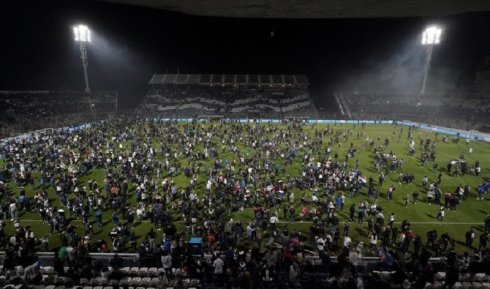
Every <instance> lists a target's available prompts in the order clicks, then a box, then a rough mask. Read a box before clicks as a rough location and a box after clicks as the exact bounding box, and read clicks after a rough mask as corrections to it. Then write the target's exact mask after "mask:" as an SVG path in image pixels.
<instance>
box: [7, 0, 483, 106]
mask: <svg viewBox="0 0 490 289" xmlns="http://www.w3.org/2000/svg"><path fill="white" fill-rule="evenodd" d="M17 2H22V3H23V4H21V3H17ZM9 3H10V5H9V6H8V7H2V12H0V15H1V16H2V17H0V24H1V25H0V27H1V28H0V31H1V33H2V38H3V39H2V40H3V41H2V45H1V48H0V63H1V64H2V65H1V66H0V90H19V89H22V90H57V89H72V90H81V89H83V75H82V69H81V63H80V55H79V50H78V46H77V45H76V44H75V43H74V41H73V35H72V30H71V26H72V25H74V24H77V23H84V24H87V25H88V26H89V27H90V28H91V29H92V31H93V32H94V39H93V40H94V41H93V43H92V44H91V45H90V46H89V48H88V60H89V78H90V82H91V87H92V90H105V89H112V90H114V89H115V90H118V91H119V93H120V95H121V96H122V102H123V105H131V104H134V103H136V102H137V101H138V100H139V99H141V97H142V96H143V95H144V94H145V92H146V89H147V85H146V83H147V82H148V80H149V79H150V77H151V75H152V74H153V73H165V72H169V73H177V72H178V71H179V72H180V73H274V74H276V73H277V74H287V73H297V74H307V75H308V78H309V79H310V81H311V83H312V90H311V91H312V94H313V96H314V98H315V100H316V101H317V104H320V105H322V104H323V103H324V102H325V103H327V102H328V99H329V97H328V95H329V92H330V91H332V90H335V89H339V88H345V87H346V85H348V84H352V82H353V81H354V82H355V81H356V79H357V80H359V79H360V78H363V77H364V78H365V77H366V76H369V77H371V76H373V77H375V76H376V75H377V73H378V72H379V73H388V74H393V69H394V70H397V69H399V68H400V69H405V68H406V67H410V69H411V71H409V73H408V74H407V73H405V74H404V75H405V77H407V75H408V77H409V78H410V77H411V76H410V75H412V74H413V75H414V76H413V77H414V78H417V77H418V76H417V75H416V74H417V73H418V72H417V71H419V70H421V69H422V67H421V63H423V55H424V54H423V49H422V47H421V46H420V45H419V37H420V33H421V31H422V30H423V29H424V28H425V26H426V25H427V24H431V23H437V24H440V25H442V26H443V28H444V35H443V38H442V43H441V45H440V46H439V47H437V48H436V50H435V52H434V58H433V65H432V71H431V72H432V73H434V75H444V76H445V77H446V78H444V81H446V80H450V81H449V82H450V83H451V84H452V85H456V86H458V87H471V84H472V82H473V81H474V78H475V72H476V71H477V70H478V69H479V68H480V67H481V65H482V62H483V59H484V57H485V56H486V55H490V29H489V28H490V14H489V13H476V14H468V15H459V16H451V17H445V18H437V19H422V18H410V19H325V20H312V19H305V20H287V19H273V20H272V19H268V20H267V19H232V18H213V17H198V16H190V15H185V14H180V13H176V12H167V11H161V10H153V9H147V8H139V7H132V6H123V5H116V4H112V3H100V2H93V1H69V0H67V1H9ZM271 31H274V37H271ZM387 67H390V68H389V69H388V68H387ZM412 70H413V71H414V72H413V73H412ZM395 74H396V73H395ZM441 79H442V78H441ZM414 81H415V80H414ZM367 82H370V81H367ZM408 82H409V81H405V82H403V84H398V82H397V83H396V84H393V85H395V86H396V85H400V87H399V89H401V90H402V89H404V88H403V87H401V86H402V85H405V84H406V83H408ZM435 82H436V81H435ZM441 83H442V82H441ZM393 85H392V86H391V87H390V89H393Z"/></svg>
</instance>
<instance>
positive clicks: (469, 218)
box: [0, 124, 490, 252]
mask: <svg viewBox="0 0 490 289" xmlns="http://www.w3.org/2000/svg"><path fill="white" fill-rule="evenodd" d="M200 125H202V126H207V125H210V124H200ZM243 125H248V124H243ZM264 125H267V124H264ZM177 126H178V127H179V129H182V128H183V125H182V124H179V125H177ZM278 126H279V127H280V128H285V126H284V125H278ZM324 128H326V125H315V126H312V125H306V126H305V127H304V132H305V133H306V134H307V135H309V136H310V139H311V137H313V134H314V131H315V130H316V129H318V130H321V129H324ZM330 128H331V129H334V130H335V131H336V130H341V131H343V132H348V131H349V130H352V132H353V133H352V135H351V136H350V137H349V138H348V139H346V140H345V141H344V142H343V143H341V144H339V145H335V146H333V147H332V148H333V152H332V154H331V155H333V154H335V153H338V155H339V159H340V160H344V159H345V155H346V153H347V150H348V148H349V145H350V143H351V142H352V143H353V144H354V146H355V147H356V148H357V150H358V152H357V155H356V156H355V157H354V158H351V159H349V161H348V164H349V166H354V165H355V161H356V159H358V160H359V168H360V170H361V171H362V173H363V174H364V175H365V176H367V177H370V176H372V177H373V178H374V180H375V181H377V179H378V173H377V172H376V171H375V170H374V169H373V153H372V151H371V150H369V149H368V148H367V147H366V149H364V150H362V149H361V144H362V142H364V140H365V139H366V137H370V138H372V139H374V140H375V141H376V140H377V139H378V138H379V143H381V142H384V139H385V138H388V139H389V140H390V145H389V147H388V149H389V150H392V151H393V152H394V153H395V154H396V155H397V156H398V158H403V159H404V165H403V168H401V169H399V170H398V171H396V172H394V173H390V174H388V175H387V176H386V180H385V184H384V185H383V187H378V191H379V192H380V193H381V195H380V199H379V202H378V204H379V205H380V206H381V207H382V208H383V209H384V212H385V217H386V218H387V217H388V215H389V214H390V213H391V212H394V213H395V215H396V221H397V222H401V221H402V220H404V219H407V220H409V221H410V222H412V229H413V231H414V232H415V233H417V234H419V235H421V237H422V239H423V240H425V234H426V232H427V231H428V230H430V229H432V228H436V229H437V231H438V233H439V234H441V233H443V232H448V233H449V234H450V235H451V236H452V237H453V238H455V239H456V245H457V247H456V249H457V251H458V252H463V251H468V250H469V248H467V247H465V246H464V234H465V232H466V231H467V230H469V229H470V228H474V229H476V230H477V231H481V230H482V229H483V219H484V218H485V216H486V214H488V213H490V202H488V201H489V199H485V200H476V188H477V186H478V185H479V184H480V183H481V182H482V181H483V180H484V179H485V177H489V176H490V144H488V143H483V142H471V143H470V145H471V146H472V147H473V153H472V154H471V155H468V147H467V144H466V143H465V141H464V140H460V141H459V142H457V143H456V142H455V140H454V138H450V141H449V142H448V143H444V142H442V141H441V140H442V136H440V135H439V136H438V137H437V138H438V141H437V157H436V161H435V163H437V165H438V168H439V169H441V170H442V171H443V178H442V184H441V189H442V192H454V190H455V188H456V186H457V185H458V184H462V185H466V184H467V185H469V186H470V187H471V193H470V197H469V199H467V200H464V201H462V203H461V204H459V205H458V208H457V210H455V211H450V210H448V211H447V212H446V217H445V219H444V221H442V222H438V221H437V220H436V219H435V216H436V215H437V212H438V210H439V208H438V206H435V205H430V204H428V203H426V201H425V191H424V190H423V188H422V186H421V180H422V177H423V176H424V175H426V176H427V177H428V178H429V180H435V179H436V178H437V175H438V171H434V170H433V163H428V164H426V165H425V166H421V164H420V160H419V156H420V152H421V148H420V147H419V140H420V139H422V138H426V137H428V138H430V139H432V140H434V138H435V134H434V133H432V132H427V131H423V130H414V131H413V139H414V141H415V143H416V153H415V156H414V157H413V158H410V157H409V156H408V139H407V131H408V127H403V133H402V134H401V137H399V132H400V129H401V128H402V126H394V125H366V126H365V128H364V129H363V128H361V126H359V125H357V126H355V125H345V124H344V125H340V124H337V125H331V126H330ZM361 132H364V134H365V135H364V136H362V137H359V138H358V137H357V134H358V133H361ZM330 137H333V136H332V135H328V136H325V137H324V140H323V146H322V150H321V151H320V152H311V153H312V155H313V156H315V159H316V160H319V159H320V158H321V156H322V155H324V153H325V148H326V146H327V145H326V143H327V139H328V138H330ZM215 138H216V139H215V141H219V139H218V138H217V137H215ZM152 142H153V146H154V147H156V146H157V145H158V144H159V140H158V139H153V141H152ZM377 142H378V141H377ZM125 145H126V146H127V145H129V144H128V143H126V144H125ZM237 146H238V148H239V149H240V150H241V151H242V152H243V153H244V154H248V155H252V154H254V153H255V151H254V150H253V149H251V148H247V147H245V146H244V145H243V143H239V144H238V145H237ZM202 148H203V147H202V145H198V146H197V149H201V150H202ZM172 149H173V150H175V149H177V147H176V145H175V144H174V145H172ZM461 153H463V154H465V158H466V160H467V161H468V164H469V165H472V164H473V163H474V162H475V161H476V160H479V161H480V163H481V168H482V171H481V173H480V176H479V177H477V176H475V175H465V176H458V177H451V176H449V175H448V174H447V173H446V172H445V167H446V165H447V163H448V161H449V160H451V159H458V158H459V155H460V154H461ZM302 156H303V153H300V154H299V156H298V157H297V158H296V161H295V162H294V163H293V164H291V165H287V166H286V173H287V174H288V175H289V176H300V175H301V163H300V160H301V157H302ZM220 158H221V159H227V160H229V161H231V160H233V159H237V157H236V156H235V155H234V154H232V153H230V152H227V153H225V154H221V155H220ZM180 161H181V163H182V164H183V165H186V164H187V160H186V158H185V157H184V156H182V157H181V159H180ZM211 161H212V160H210V159H208V160H207V161H205V167H206V168H208V167H209V166H210V163H211ZM273 162H275V163H277V164H278V165H279V166H280V167H282V166H283V165H284V164H283V162H282V160H273ZM1 166H2V163H1V161H0V167H1ZM399 172H412V173H413V174H414V175H415V181H414V182H413V183H412V184H408V185H405V184H399V183H398V174H399ZM104 176H105V170H103V169H93V170H90V171H89V173H88V174H87V175H84V176H81V177H80V179H79V180H80V183H82V184H86V183H87V181H88V180H89V179H95V180H96V181H97V183H98V184H103V179H104ZM34 177H35V178H36V180H37V179H38V178H37V177H38V175H37V174H36V173H35V174H34ZM281 177H284V176H283V175H281V174H280V175H279V178H281ZM174 180H175V183H176V185H177V187H178V188H179V189H180V188H182V187H185V186H187V185H188V183H189V179H188V178H187V177H185V176H184V175H183V174H182V173H179V174H178V175H177V176H176V177H174ZM205 182H206V176H205V175H204V173H201V174H200V175H199V176H198V186H197V190H196V191H197V193H198V195H202V194H203V193H204V186H205ZM390 184H394V185H395V186H396V192H395V194H394V199H393V200H392V201H390V202H388V201H387V200H386V196H385V192H386V190H387V188H388V186H389V185H390ZM37 185H38V184H37V183H35V185H34V186H32V185H28V186H27V187H26V188H25V189H26V193H27V195H28V196H30V197H32V196H33V195H34V193H35V192H37V190H39V188H38V187H37ZM9 186H10V189H11V190H12V191H13V192H14V193H15V196H17V195H18V191H19V188H18V187H17V186H16V185H15V183H14V182H13V181H11V182H10V183H9ZM134 190H135V186H134V184H132V185H131V186H130V196H131V197H130V198H129V200H128V202H129V204H132V205H134V204H135V203H136V199H135V196H134ZM414 190H418V191H419V192H420V197H419V202H418V203H417V204H412V203H411V204H410V205H409V206H408V207H407V208H405V206H404V204H405V195H406V194H407V193H408V194H410V198H411V193H412V192H413V191H414ZM366 191H367V189H364V190H363V191H362V193H361V194H360V195H359V196H358V197H356V198H352V199H350V198H348V197H347V198H346V205H345V208H344V210H343V211H341V212H339V217H340V220H341V223H340V226H342V224H343V223H344V221H345V220H346V217H347V215H348V208H349V206H350V205H351V204H352V203H353V202H354V203H356V204H358V203H359V202H360V201H362V200H366V199H368V198H367V196H366V194H367V192H366ZM304 192H305V193H306V195H307V196H308V198H307V199H308V200H310V199H311V195H312V191H311V190H306V191H304ZM48 193H49V197H50V199H51V200H52V202H53V204H54V206H57V207H61V205H60V202H59V200H58V198H57V196H56V193H55V192H54V189H53V188H51V187H49V188H48ZM302 193H303V191H298V190H296V191H295V196H296V198H295V205H296V212H297V214H299V211H300V209H301V207H300V206H301V205H300V198H299V197H300V196H301V195H302ZM345 195H346V196H347V193H346V194H345ZM69 196H70V195H69ZM369 202H370V203H372V202H373V200H369ZM308 207H310V206H308ZM277 213H278V215H279V219H280V221H285V220H283V219H282V209H280V208H278V210H277ZM252 216H253V212H252V210H251V209H250V208H248V209H247V208H246V209H245V210H243V211H236V212H233V213H232V217H233V218H234V219H235V220H241V221H243V222H247V221H249V220H251V219H252ZM110 218H111V211H110V210H108V209H107V210H105V211H104V215H103V220H104V221H105V222H106V223H105V225H104V226H103V228H101V229H99V228H98V227H97V226H95V225H94V229H95V237H94V239H95V240H96V239H105V240H106V241H107V243H108V244H110V239H109V232H110V230H111V229H112V227H113V226H112V223H111V222H110ZM92 220H93V221H94V217H92ZM175 220H176V226H177V228H178V229H180V230H182V228H183V223H182V222H181V217H179V216H177V215H175ZM20 223H21V225H22V226H30V227H31V228H32V230H33V231H34V233H35V234H36V237H38V238H40V237H42V236H45V235H47V236H49V244H50V248H51V249H54V248H57V247H59V245H60V238H59V237H58V236H56V235H55V234H54V235H50V234H49V225H47V224H43V223H42V222H40V220H39V214H38V213H22V215H21V217H20ZM72 224H73V225H75V226H76V228H77V231H78V232H79V233H80V234H81V233H82V231H83V226H82V224H81V222H80V221H79V220H72ZM152 226H153V225H152V224H151V223H149V222H143V223H140V224H138V225H136V226H135V227H134V231H135V233H136V234H137V235H138V236H139V237H140V240H139V241H141V239H142V238H144V236H145V235H146V233H147V232H148V230H149V228H150V227H152ZM280 226H281V227H283V228H286V227H287V228H289V229H291V230H297V231H300V232H302V233H303V234H305V235H306V236H308V235H309V227H310V224H309V223H308V222H305V223H301V222H294V223H287V222H285V223H282V224H281V225H280ZM13 230H14V228H13V222H10V221H8V222H7V225H6V233H7V234H12V233H13ZM350 232H351V237H352V239H353V240H354V241H361V240H362V241H364V242H365V243H366V242H367V222H364V224H363V225H358V224H355V223H351V229H350ZM161 236H162V231H158V238H161ZM308 240H309V238H307V241H306V243H307V244H308V243H309V241H308ZM475 243H477V241H476V242H475Z"/></svg>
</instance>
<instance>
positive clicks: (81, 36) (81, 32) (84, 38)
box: [73, 25, 92, 42]
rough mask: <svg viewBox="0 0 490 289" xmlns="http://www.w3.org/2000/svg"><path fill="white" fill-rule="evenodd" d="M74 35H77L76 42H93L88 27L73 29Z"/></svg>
mask: <svg viewBox="0 0 490 289" xmlns="http://www.w3.org/2000/svg"><path fill="white" fill-rule="evenodd" d="M73 33H74V34H75V41H77V42H78V41H80V42H92V37H91V35H90V29H88V27H87V26H86V25H77V26H74V27H73Z"/></svg>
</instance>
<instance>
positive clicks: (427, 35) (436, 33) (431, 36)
mask: <svg viewBox="0 0 490 289" xmlns="http://www.w3.org/2000/svg"><path fill="white" fill-rule="evenodd" d="M441 34H442V29H441V28H439V27H437V26H430V27H427V28H426V29H425V31H424V33H422V45H433V44H439V43H440V42H441Z"/></svg>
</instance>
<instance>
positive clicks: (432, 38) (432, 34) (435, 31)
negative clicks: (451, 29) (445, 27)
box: [420, 26, 442, 95]
mask: <svg viewBox="0 0 490 289" xmlns="http://www.w3.org/2000/svg"><path fill="white" fill-rule="evenodd" d="M441 34H442V29H441V28H439V27H437V26H429V27H427V28H426V29H425V30H424V33H422V45H424V46H426V47H427V50H426V53H425V65H424V78H423V80H422V89H421V90H420V94H421V95H424V94H425V89H426V87H427V77H428V75H429V69H430V61H431V59H432V50H433V49H434V46H435V45H437V44H439V43H440V42H441Z"/></svg>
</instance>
